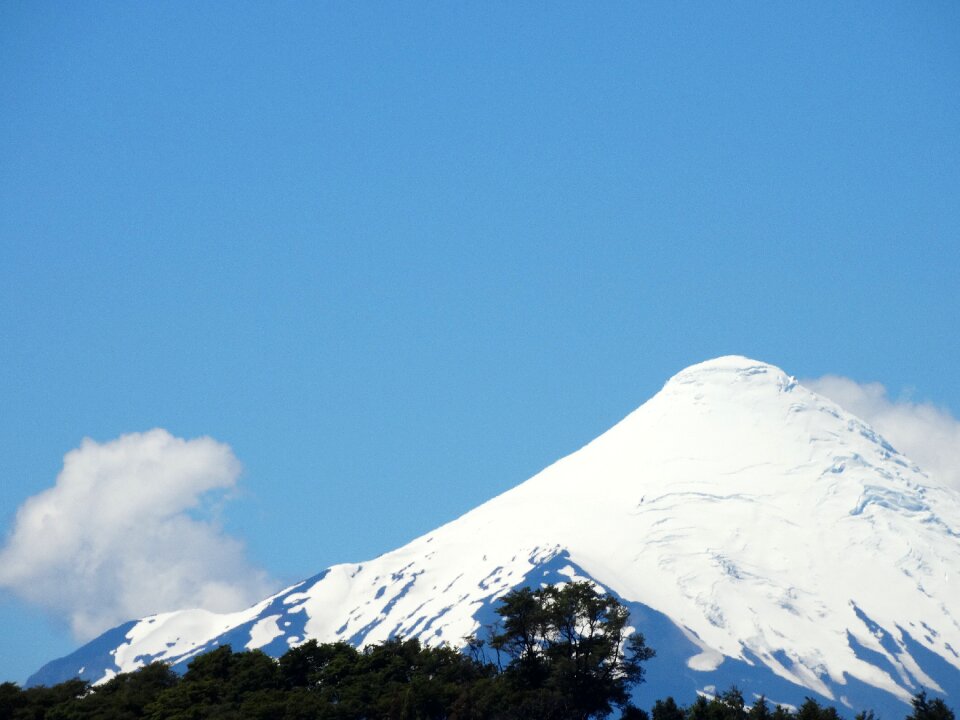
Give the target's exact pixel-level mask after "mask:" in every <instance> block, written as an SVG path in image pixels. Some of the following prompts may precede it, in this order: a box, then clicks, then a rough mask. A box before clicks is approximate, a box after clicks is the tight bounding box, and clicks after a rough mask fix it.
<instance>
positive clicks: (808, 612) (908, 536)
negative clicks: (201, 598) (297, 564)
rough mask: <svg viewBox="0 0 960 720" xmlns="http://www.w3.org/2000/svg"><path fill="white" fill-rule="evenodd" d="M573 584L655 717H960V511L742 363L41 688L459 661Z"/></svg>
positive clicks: (949, 497) (850, 429)
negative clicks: (384, 544)
mask: <svg viewBox="0 0 960 720" xmlns="http://www.w3.org/2000/svg"><path fill="white" fill-rule="evenodd" d="M568 578H585V579H591V580H593V581H595V582H596V583H598V584H600V585H601V586H602V587H603V588H605V589H606V590H608V591H610V592H613V593H615V594H616V595H617V596H618V597H619V598H620V599H621V600H622V601H623V602H625V603H626V604H628V605H629V607H630V608H631V611H632V622H633V624H634V626H635V627H636V628H637V629H639V630H640V631H642V632H643V633H644V634H645V636H646V638H647V642H648V644H649V645H651V646H652V647H654V648H655V649H656V650H657V657H656V658H655V659H654V660H652V661H651V662H650V663H649V664H648V676H647V679H648V682H647V684H646V685H644V686H642V687H641V694H640V696H639V698H638V699H639V701H640V702H641V703H646V702H648V701H649V700H650V699H652V698H654V697H663V696H666V695H667V694H673V695H674V696H675V697H677V698H678V700H680V701H681V702H689V701H690V700H691V699H692V698H693V693H694V692H695V691H702V692H707V693H709V692H711V688H712V687H716V688H718V689H721V690H722V689H725V688H727V687H729V686H730V685H731V684H737V685H738V686H739V687H741V688H742V689H744V690H745V694H746V696H747V697H748V698H749V697H751V696H752V695H754V694H761V693H763V694H766V696H767V697H768V698H770V699H772V700H774V701H780V702H784V703H790V704H799V703H800V702H801V701H802V700H803V697H804V696H807V695H809V696H813V697H816V698H817V699H819V700H821V701H829V702H832V703H835V704H837V705H839V706H841V708H842V707H843V706H847V707H851V708H855V709H861V708H867V707H869V708H873V709H875V710H878V711H880V712H881V714H883V715H884V716H885V717H897V716H901V715H902V714H903V712H904V710H906V708H907V706H906V705H905V704H903V703H904V702H906V701H908V700H909V698H910V696H911V695H912V694H913V693H915V692H916V691H918V690H919V689H921V688H927V689H929V690H930V691H931V692H934V693H937V694H945V695H946V697H947V701H948V703H952V704H954V706H956V705H957V704H960V655H958V653H960V586H958V580H960V495H958V493H956V492H954V491H952V490H950V489H948V488H945V487H943V486H941V485H939V484H938V483H937V481H936V478H930V477H928V476H927V475H925V474H924V472H923V470H922V469H921V468H919V467H917V466H916V465H915V464H914V463H912V462H911V461H910V460H909V459H907V458H906V457H904V456H903V455H901V454H900V453H898V452H897V451H896V450H895V449H894V448H893V447H892V446H891V445H890V444H889V443H888V442H886V441H885V440H884V439H883V438H882V437H880V436H879V435H878V434H877V433H876V432H874V431H873V430H872V429H871V428H870V427H869V426H868V425H867V424H865V423H864V422H862V421H860V420H859V419H857V418H855V417H853V416H852V415H850V414H848V413H846V412H845V411H844V410H843V409H842V408H840V407H838V406H837V405H835V404H834V403H832V402H831V401H829V400H827V399H825V398H823V397H821V396H819V395H817V394H815V393H813V392H811V391H810V390H808V389H806V388H805V387H803V386H802V385H800V384H798V383H797V381H796V380H795V379H794V378H792V377H789V376H788V375H786V374H785V373H784V372H783V371H781V370H779V369H778V368H775V367H772V366H770V365H766V364H764V363H760V362H756V361H753V360H749V359H747V358H743V357H724V358H719V359H716V360H711V361H709V362H705V363H702V364H699V365H695V366H693V367H690V368H688V369H686V370H684V371H682V372H680V373H679V374H677V375H676V376H674V377H673V378H672V379H670V381H669V382H667V384H666V385H665V386H664V388H663V389H662V390H661V391H660V392H659V393H657V395H656V396H654V397H653V398H652V399H650V400H649V401H648V402H646V403H645V404H644V405H643V406H641V407H640V408H639V409H638V410H636V411H634V412H633V413H631V414H630V415H629V416H628V417H626V418H625V419H624V420H622V421H621V422H620V423H618V424H617V425H616V426H614V427H613V428H611V429H610V430H609V431H607V432H606V433H604V434H603V435H601V436H600V437H598V438H597V439H596V440H594V441H593V442H591V443H590V444H588V445H587V446H586V447H584V448H582V449H580V450H579V451H577V452H575V453H573V454H572V455H570V456H568V457H566V458H564V459H562V460H560V461H558V462H557V463H555V464H554V465H551V466H550V467H548V468H546V469H545V470H543V471H542V472H540V473H538V474H537V475H535V476H534V477H532V478H530V479H529V480H527V481H526V482H524V483H522V484H521V485H519V486H517V487H516V488H514V489H512V490H510V491H508V492H506V493H504V494H502V495H500V496H498V497H496V498H494V499H492V500H490V501H489V502H487V503H484V504H483V505H481V506H479V507H477V508H476V509H474V510H472V511H471V512H469V513H467V514H466V515H464V516H462V517H460V518H458V519H457V520H454V521H453V522H450V523H448V524H446V525H444V526H442V527H440V528H438V529H436V530H434V531H433V532H430V533H428V534H426V535H424V536H423V537H420V538H417V539H416V540H414V541H413V542H411V543H409V544H408V545H405V546H404V547H401V548H399V549H398V550H395V551H393V552H390V553H387V554H385V555H382V556H380V557H378V558H376V559H374V560H371V561H369V562H364V563H359V564H345V565H336V566H334V567H331V568H329V569H327V570H325V571H324V572H322V573H320V574H319V575H316V576H315V577H312V578H310V579H309V580H305V581H303V582H301V583H299V584H297V585H294V586H292V587H290V588H287V589H285V590H283V591H282V592H280V593H278V594H276V595H274V596H272V597H269V598H267V599H265V600H263V601H262V602H260V603H258V604H257V605H255V606H253V607H251V608H249V609H247V610H244V611H242V612H238V613H233V614H226V615H218V614H214V613H210V612H206V611H203V610H183V611H178V612H170V613H164V614H160V615H155V616H152V617H148V618H144V619H143V620H139V621H135V622H130V623H127V624H125V625H122V626H120V627H118V628H115V629H114V630H111V631H109V632H107V633H106V634H104V635H103V636H101V637H100V638H98V639H97V640H95V641H93V642H91V643H90V644H88V645H87V646H85V647H83V648H81V649H80V650H78V651H77V652H76V653H74V654H73V655H70V656H68V657H66V658H63V659H60V660H57V661H54V662H52V663H50V664H48V665H47V666H45V667H44V668H43V669H42V670H40V671H39V672H38V673H37V674H36V675H34V676H33V677H32V678H31V679H30V682H31V683H34V684H35V683H47V684H49V683H53V682H58V681H60V680H63V679H65V678H67V677H73V676H76V675H78V674H79V675H80V676H81V677H84V678H86V679H89V680H92V681H100V680H103V679H105V678H108V677H110V676H112V675H113V674H114V673H116V672H121V671H129V670H133V669H135V668H137V667H139V666H141V665H143V664H145V663H147V662H149V661H151V660H156V659H162V660H165V661H167V662H170V663H173V664H174V665H178V666H185V664H186V663H187V662H189V660H190V659H191V658H192V657H194V656H195V655H196V654H198V653H201V652H203V651H205V650H209V649H211V648H212V647H215V646H216V645H218V644H224V643H230V644H231V645H232V646H233V647H234V649H238V650H239V649H243V648H261V649H263V650H264V651H265V652H268V653H270V654H273V655H280V654H282V653H283V652H284V651H285V650H286V649H287V648H289V647H290V646H293V645H296V644H299V643H301V642H304V641H305V640H307V639H309V638H316V639H318V640H320V641H334V640H348V641H350V642H352V643H355V644H358V645H364V644H368V643H375V642H379V641H382V640H384V639H387V638H389V637H391V636H394V635H398V634H399V635H404V636H407V637H419V638H420V639H421V640H422V641H424V642H426V643H440V642H449V643H451V644H454V645H456V644H459V643H461V641H462V639H463V638H464V637H465V636H467V635H469V634H471V633H474V632H477V631H478V630H479V629H481V628H482V626H483V625H484V624H485V623H489V622H490V621H491V620H492V619H493V618H494V607H495V605H496V602H495V601H496V599H497V598H498V597H500V596H501V595H502V594H504V593H505V592H507V591H508V590H509V589H511V588H513V587H516V586H518V585H522V584H537V583H541V582H558V581H563V580H565V579H568Z"/></svg>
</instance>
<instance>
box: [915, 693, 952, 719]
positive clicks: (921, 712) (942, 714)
mask: <svg viewBox="0 0 960 720" xmlns="http://www.w3.org/2000/svg"><path fill="white" fill-rule="evenodd" d="M910 704H911V705H913V712H912V713H910V715H908V716H907V720H956V716H955V715H954V714H953V710H951V709H950V708H949V707H947V704H946V703H945V702H943V700H941V699H940V698H934V699H933V700H929V699H927V691H926V690H921V691H920V692H918V693H917V694H916V695H914V696H913V700H911V701H910Z"/></svg>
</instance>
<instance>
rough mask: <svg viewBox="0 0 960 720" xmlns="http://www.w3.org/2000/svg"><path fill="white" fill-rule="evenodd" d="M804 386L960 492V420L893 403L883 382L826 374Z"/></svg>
mask: <svg viewBox="0 0 960 720" xmlns="http://www.w3.org/2000/svg"><path fill="white" fill-rule="evenodd" d="M803 382H804V385H806V386H807V387H809V388H810V389H811V390H813V391H815V392H818V393H820V394H821V395H824V396H825V397H828V398H830V399H831V400H833V401H834V402H835V403H837V404H838V405H840V406H841V407H843V408H844V409H845V410H848V411H849V412H852V413H853V414H854V415H857V416H859V417H860V418H862V419H863V420H866V421H867V422H868V423H870V424H871V425H872V426H873V427H874V428H876V429H877V431H879V432H880V434H881V435H883V436H884V437H885V438H886V439H887V440H889V441H890V443H892V444H893V446H894V447H895V448H897V450H899V451H900V452H902V453H903V454H904V455H906V456H907V457H909V458H910V459H911V460H913V461H914V462H915V463H917V464H918V465H919V466H920V467H921V468H923V470H924V471H925V472H927V474H929V475H930V477H931V479H932V480H934V481H935V482H939V483H941V484H944V485H948V486H950V487H952V488H955V489H958V490H960V420H958V419H957V418H955V417H953V415H951V414H950V413H949V412H948V411H947V410H945V409H943V408H939V407H937V406H936V405H932V404H931V403H916V402H913V401H911V400H909V399H902V400H892V399H890V397H889V396H888V395H887V389H886V388H885V387H884V386H883V385H881V384H880V383H858V382H857V381H855V380H851V379H850V378H846V377H839V376H836V375H826V376H824V377H821V378H818V379H816V380H805V381H803Z"/></svg>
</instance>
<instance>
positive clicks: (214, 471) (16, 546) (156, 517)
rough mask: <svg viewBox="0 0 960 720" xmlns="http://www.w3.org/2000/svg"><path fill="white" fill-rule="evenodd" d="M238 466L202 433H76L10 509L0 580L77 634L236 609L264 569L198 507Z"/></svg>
mask: <svg viewBox="0 0 960 720" xmlns="http://www.w3.org/2000/svg"><path fill="white" fill-rule="evenodd" d="M239 474H240V463H239V461H238V460H237V459H236V457H234V455H233V452H232V451H231V449H230V447H229V446H227V445H225V444H223V443H219V442H217V441H215V440H213V439H211V438H206V437H204V438H197V439H194V440H183V439H181V438H177V437H174V436H173V435H171V434H170V433H168V432H167V431H166V430H162V429H156V430H151V431H149V432H145V433H132V434H130V435H123V436H122V437H120V438H118V439H116V440H112V441H110V442H105V443H97V442H95V441H93V440H90V439H85V440H84V441H83V442H82V443H81V445H80V447H79V448H77V449H75V450H71V451H70V452H69V453H67V454H66V456H65V457H64V459H63V470H62V471H61V472H60V474H59V475H58V476H57V481H56V484H55V485H54V487H52V488H50V489H48V490H45V491H44V492H41V493H40V494H38V495H34V496H33V497H31V498H29V499H28V500H27V501H26V502H24V503H23V505H22V506H21V507H20V508H19V510H18V511H17V515H16V519H15V521H14V527H13V530H12V532H11V533H10V536H9V538H8V542H7V544H6V546H5V547H4V548H3V549H2V550H0V588H5V589H8V590H10V591H12V592H14V593H15V594H16V595H18V596H19V597H21V598H23V599H24V600H26V601H28V602H31V603H35V604H37V605H40V606H42V607H45V608H46V609H48V610H50V611H53V612H54V613H56V614H60V615H64V616H66V617H67V618H68V619H69V621H70V625H71V627H72V629H73V632H74V634H75V635H76V636H77V637H78V638H79V639H83V640H85V639H89V638H91V637H93V636H95V635H96V634H98V633H100V632H102V631H103V630H106V629H108V628H110V627H113V626H115V625H117V624H119V623H121V622H124V621H126V620H131V619H136V618H140V617H143V616H145V615H149V614H152V613H156V612H162V611H167V610H175V609H180V608H186V607H203V608H206V609H208V610H214V611H228V610H238V609H241V608H243V607H245V606H247V605H249V604H251V603H252V602H255V601H256V600H259V599H261V598H262V597H264V596H265V595H267V594H268V593H269V591H270V589H271V587H270V585H269V581H268V578H267V576H266V574H265V573H264V572H263V571H261V570H258V569H256V568H253V567H251V565H250V564H249V563H248V562H247V560H246V558H245V556H244V550H243V546H242V545H241V543H240V542H239V541H237V540H236V539H235V538H232V537H230V536H228V535H226V534H225V533H224V532H223V530H222V529H221V528H220V527H219V526H218V525H217V523H216V522H215V521H213V520H212V519H210V518H209V512H207V511H205V509H204V502H205V501H206V500H208V499H210V497H211V494H212V493H213V494H215V493H217V492H218V491H219V493H222V492H223V491H224V490H228V489H229V488H232V487H234V485H235V484H236V481H237V477H238V476H239Z"/></svg>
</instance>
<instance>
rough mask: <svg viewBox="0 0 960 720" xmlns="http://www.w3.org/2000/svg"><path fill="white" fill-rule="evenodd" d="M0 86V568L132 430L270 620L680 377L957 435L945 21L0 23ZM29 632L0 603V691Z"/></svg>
mask: <svg viewBox="0 0 960 720" xmlns="http://www.w3.org/2000/svg"><path fill="white" fill-rule="evenodd" d="M0 68H2V71H0V108H2V109H0V409H2V411H0V531H2V532H3V533H4V534H5V536H7V537H10V536H11V533H12V532H13V528H14V519H15V514H16V512H17V509H18V508H19V507H20V506H21V505H22V504H23V503H24V502H25V501H26V500H27V498H29V497H31V496H34V495H37V494H38V493H41V492H43V491H44V490H47V489H48V488H51V487H53V485H54V483H55V482H56V481H57V476H58V473H60V471H61V468H62V466H63V458H64V455H65V454H66V453H68V452H70V451H71V450H73V449H74V448H78V447H79V446H80V445H81V441H82V440H83V438H85V437H89V438H92V439H93V440H95V441H97V442H98V443H100V444H109V443H110V442H112V441H114V440H116V439H117V438H119V437H120V436H122V435H124V434H128V433H143V432H145V431H148V430H150V429H152V428H164V429H166V430H167V431H168V432H169V433H170V434H172V436H175V437H179V438H197V437H199V436H210V437H212V438H214V439H215V440H217V441H218V442H220V443H224V444H226V445H228V446H229V448H230V449H231V450H232V453H233V456H234V457H235V458H236V459H237V460H239V463H240V464H242V468H243V469H242V472H241V473H240V474H239V477H238V478H237V477H233V479H230V480H224V482H223V483H222V484H221V485H219V486H217V488H214V490H213V491H212V492H213V494H212V495H210V494H206V495H203V497H205V498H206V500H204V501H203V502H201V504H200V506H199V507H191V508H187V509H186V510H185V511H184V512H185V513H186V514H187V516H189V517H190V518H193V519H195V520H197V521H198V522H199V521H208V522H212V523H213V525H211V526H210V527H213V528H214V532H218V533H221V534H222V535H223V536H225V537H232V538H236V539H238V540H240V541H242V542H243V543H244V545H245V550H244V551H243V553H244V557H245V562H247V563H249V567H251V568H255V569H257V570H258V571H262V573H263V576H264V577H265V578H266V579H265V582H267V583H268V584H271V583H272V584H273V585H272V586H276V587H277V588H279V587H280V585H281V584H282V583H284V582H287V581H293V580H297V579H300V578H302V577H305V576H307V575H310V574H313V573H315V572H317V571H319V570H321V569H322V568H324V567H326V566H327V565H329V564H332V563H334V562H339V561H348V560H362V559H365V558H369V557H372V556H374V555H377V554H379V553H381V552H384V551H387V550H389V549H392V548H393V547H396V546H397V545H399V544H401V543H403V542H405V541H407V540H409V539H411V538H413V537H415V536H416V535H418V534H420V533H422V532H425V531H427V530H429V529H431V528H433V527H435V526H436V525H438V524H440V523H442V522H445V521H447V520H450V519H452V518H454V517H456V516H457V515H458V514H460V513H462V512H464V511H466V510H468V509H470V508H471V507H473V506H475V505H476V504H478V503H480V502H482V501H483V500H485V499H487V498H489V497H491V496H493V495H494V494H496V493H498V492H501V491H503V490H505V489H507V488H509V487H511V486H513V485H515V484H517V483H518V482H520V481H522V480H524V479H526V478H527V477H529V476H530V475H532V474H533V473H534V472H536V471H537V470H539V469H541V468H542V467H544V466H545V465H547V464H549V463H551V462H553V461H554V460H556V459H558V458H559V457H561V456H562V455H565V454H567V453H569V452H571V451H573V450H575V449H577V448H578V447H580V446H581V445H582V444H584V443H585V442H587V441H588V440H590V439H592V438H593V437H594V436H596V435H597V434H599V433H600V432H602V431H603V430H605V429H606V428H607V427H609V426H610V425H612V424H613V423H615V422H616V421H617V420H619V419H620V418H621V417H623V416H624V415H625V414H627V413H628V412H629V411H631V410H632V409H634V408H635V407H636V406H638V405H639V404H640V403H642V402H643V401H644V400H645V399H647V398H648V397H649V396H651V395H652V394H653V393H654V392H656V390H657V389H659V387H660V386H661V385H662V384H663V382H664V381H665V380H666V379H667V378H668V377H669V376H670V375H672V374H673V373H675V372H677V371H678V370H680V369H682V368H683V367H685V366H687V365H689V364H692V363H695V362H699V361H701V360H704V359H707V358H710V357H714V356H718V355H723V354H730V353H737V354H744V355H749V356H752V357H756V358H759V359H762V360H766V361H768V362H772V363H774V364H777V365H779V366H781V367H783V368H784V369H785V370H787V371H788V372H791V373H793V374H795V375H798V376H800V377H808V378H814V377H821V376H823V375H828V374H831V375H838V376H843V377H846V378H852V379H854V380H856V381H859V382H879V383H882V384H883V386H884V387H885V388H886V390H887V392H888V394H889V398H890V400H891V402H894V403H896V402H898V401H910V402H915V403H921V404H923V403H929V404H931V405H932V406H936V407H938V408H940V409H941V410H942V411H943V412H942V415H943V417H945V418H947V419H948V420H949V419H951V418H952V417H953V416H956V415H957V414H958V413H960V387H958V384H957V380H956V377H957V373H956V368H957V361H958V359H960V332H958V330H960V296H958V293H957V278H958V277H960V249H958V230H960V7H958V6H957V5H956V4H954V3H946V2H944V3H922V4H921V3H872V4H868V3H845V4H842V5H841V4H837V3H805V4H803V5H788V4H786V3H781V4H772V3H731V4H702V3H700V4H696V3H689V4H687V3H643V4H641V3H631V4H628V3H623V4H609V5H605V6H597V5H596V4H579V5H577V4H570V3H557V4H550V5H547V4H540V3H536V4H534V3H526V4H520V3H494V4H490V3H476V4H473V3H470V4H460V5H453V4H447V3H419V4H411V3H368V4H361V3H326V4H321V3H311V4H307V3H269V4H268V3H263V4H253V3H243V4H234V3H230V4H227V3H214V2H210V3H168V4H161V5H150V4H129V3H97V4H94V5H90V4H86V5H80V4H77V5H62V4H61V5H56V4H38V3H29V2H22V3H21V2H12V3H4V4H3V5H2V6H0ZM868 419H869V418H868ZM110 447H113V446H110ZM137 482H138V478H137V477H134V476H131V477H130V478H129V491H130V492H136V488H137ZM224 493H225V494H224ZM111 502H113V498H112V497H111V496H98V497H97V498H96V505H94V506H93V507H90V508H86V509H84V512H86V513H87V514H88V515H92V516H93V517H100V515H99V513H101V511H102V509H103V507H104V506H106V505H109V504H110V503H111ZM105 522H106V521H105ZM129 532H131V533H136V528H135V527H133V528H130V529H129ZM74 552H75V554H74V555H71V558H70V560H71V562H74V563H82V562H83V561H84V557H83V554H82V553H83V549H82V547H81V548H79V549H76V548H75V549H74ZM0 575H2V568H0ZM116 582H121V583H122V579H121V580H117V581H116ZM100 590H102V592H103V593H111V592H114V590H115V588H114V587H113V586H109V585H104V586H103V587H102V588H100ZM163 609H169V608H156V610H163ZM68 614H69V613H68V611H67V609H65V608H64V605H63V602H61V603H60V604H59V605H57V606H56V607H52V606H44V604H43V602H38V601H36V599H35V598H34V599H32V600H27V599H24V595H23V593H18V592H17V590H16V589H15V588H14V587H13V586H7V587H6V588H5V589H3V588H0V630H2V633H3V637H4V640H3V646H4V650H3V652H2V653H0V655H2V657H0V680H2V679H12V680H17V681H22V680H24V679H25V678H26V676H27V675H28V674H29V673H31V672H32V671H34V670H35V669H36V668H37V667H38V666H39V665H40V664H42V663H43V662H45V661H46V660H49V659H51V658H52V657H55V656H59V655H62V654H65V653H66V652H69V651H70V650H72V649H73V648H74V647H76V645H77V644H78V640H77V639H76V638H75V637H73V636H71V633H70V622H69V617H68Z"/></svg>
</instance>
